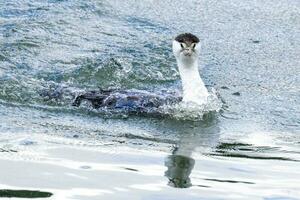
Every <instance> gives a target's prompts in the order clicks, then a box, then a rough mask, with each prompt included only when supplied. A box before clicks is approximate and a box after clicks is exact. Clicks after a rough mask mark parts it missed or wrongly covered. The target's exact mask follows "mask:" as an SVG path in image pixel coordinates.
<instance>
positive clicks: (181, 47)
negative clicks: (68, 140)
mask: <svg viewBox="0 0 300 200" xmlns="http://www.w3.org/2000/svg"><path fill="white" fill-rule="evenodd" d="M199 50H200V43H199V39H198V38H197V37H196V36H195V35H193V34H190V33H184V34H180V35H178V36H177V37H176V38H175V40H174V41H173V53H174V55H175V57H176V61H177V65H178V68H179V73H180V77H181V80H182V86H183V98H181V97H180V96H179V95H175V94H174V93H160V94H158V93H157V94H154V93H150V92H147V91H141V90H125V91H121V90H99V91H90V92H86V93H84V94H80V95H78V96H77V97H76V99H75V101H74V103H73V105H75V106H79V105H80V104H81V101H82V100H87V101H89V102H91V103H92V105H93V107H94V108H101V107H105V108H109V109H125V110H127V111H131V112H134V113H143V112H146V113H147V112H148V111H151V110H152V109H153V108H158V107H160V106H162V105H164V104H168V103H177V102H180V101H181V100H182V101H184V102H193V103H195V104H199V105H201V104H205V103H206V102H207V97H208V91H207V89H206V87H205V85H204V83H203V81H202V80H201V78H200V75H199V71H198V55H199Z"/></svg>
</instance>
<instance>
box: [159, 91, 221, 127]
mask: <svg viewBox="0 0 300 200" xmlns="http://www.w3.org/2000/svg"><path fill="white" fill-rule="evenodd" d="M218 96H219V95H218V94H217V92H216V91H215V90H214V89H212V91H211V92H210V93H209V96H208V98H207V103H206V104H202V105H198V104H195V103H192V102H180V103H177V104H169V105H164V106H162V107H161V109H162V110H161V112H162V114H164V115H168V116H170V117H171V118H174V119H176V120H190V121H199V120H203V119H204V118H205V116H208V115H209V114H212V113H217V112H219V111H220V110H221V108H222V101H221V99H220V98H219V97H218Z"/></svg>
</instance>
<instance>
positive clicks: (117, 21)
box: [0, 0, 300, 200]
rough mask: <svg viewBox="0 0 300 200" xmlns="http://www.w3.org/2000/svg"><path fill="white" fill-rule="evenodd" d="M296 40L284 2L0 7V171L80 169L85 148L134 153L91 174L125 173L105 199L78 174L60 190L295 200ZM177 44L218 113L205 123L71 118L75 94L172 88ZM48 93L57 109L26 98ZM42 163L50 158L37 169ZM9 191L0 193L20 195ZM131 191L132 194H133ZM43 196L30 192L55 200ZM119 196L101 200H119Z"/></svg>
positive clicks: (299, 156)
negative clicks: (194, 56) (44, 152)
mask: <svg viewBox="0 0 300 200" xmlns="http://www.w3.org/2000/svg"><path fill="white" fill-rule="evenodd" d="M299 29H300V2H299V1H297V0H287V1H280V0H267V1H259V0H255V1H248V0H247V1H238V0H230V1H217V0H216V1H214V0H200V1H196V0H188V1H180V0H172V1H171V0H165V1H154V0H143V1H134V0H126V1H120V0H110V1H106V0H73V1H68V0H48V1H47V0H34V1H33V0H21V1H20V0H18V1H17V0H7V1H4V0H1V1H0V155H1V158H2V159H4V160H6V162H4V161H2V162H1V163H2V164H1V166H0V168H1V171H2V172H4V173H5V172H6V171H7V173H9V170H8V169H9V168H10V167H8V166H18V163H17V162H16V163H15V162H14V161H13V160H14V158H18V160H20V161H32V162H33V161H37V160H39V158H40V157H37V156H35V155H28V154H27V153H24V152H27V151H29V152H35V153H36V152H38V151H39V150H40V149H43V148H46V149H47V148H48V149H51V147H52V146H56V145H58V146H64V147H65V148H67V149H68V148H76V149H79V150H78V151H80V150H81V151H82V152H83V153H82V155H81V156H78V157H76V156H75V158H76V159H79V158H82V157H85V156H86V157H88V153H84V152H85V150H86V148H89V149H92V150H93V151H98V150H100V151H102V150H103V149H105V151H106V152H116V149H118V148H120V149H122V148H125V149H127V151H128V152H136V151H142V152H143V153H142V154H138V155H136V154H132V155H131V154H130V153H128V154H125V155H119V154H118V153H116V154H114V156H115V157H112V158H109V159H108V160H106V161H105V162H107V163H108V164H112V163H114V162H116V161H118V164H119V165H122V163H123V164H124V165H125V164H128V162H130V165H132V166H135V168H133V169H131V168H126V169H127V172H128V173H129V175H126V176H125V175H124V176H120V177H113V178H112V177H111V180H110V181H109V184H108V186H109V187H110V188H106V187H108V186H106V185H105V184H104V185H103V183H102V181H99V182H93V180H94V179H93V178H94V177H93V176H92V175H91V174H90V175H89V177H90V178H89V179H88V180H90V181H91V182H89V181H86V180H85V181H82V182H80V181H78V185H72V182H70V183H69V182H67V183H64V184H62V185H61V187H62V188H64V189H66V190H68V187H71V188H73V190H74V191H76V188H79V189H78V191H79V190H80V189H82V188H98V189H99V190H101V189H103V188H106V189H107V190H109V189H111V188H112V187H114V186H115V187H117V186H118V184H119V183H124V184H125V185H126V184H128V185H130V184H131V185H133V187H132V188H134V189H132V190H133V191H135V189H139V190H138V193H133V194H135V195H136V196H135V198H133V196H131V197H132V198H133V199H159V200H160V199H241V198H243V199H247V198H249V199H267V200H271V199H272V200H275V199H276V200H278V199H300V193H299V192H298V191H299V189H300V172H299V168H300V163H299V161H300V104H299V102H300V76H299V74H300V62H299V61H300V60H299V57H300V54H299V52H300V34H299ZM182 32H192V33H194V34H196V35H198V36H199V38H200V39H201V40H202V53H201V58H200V64H201V75H202V77H203V79H204V81H205V83H206V84H207V85H208V86H210V87H214V88H215V89H216V90H217V91H218V93H220V96H221V98H222V100H223V101H224V104H223V107H222V110H221V111H220V113H219V114H216V116H212V117H210V118H209V119H205V120H202V121H193V122H192V121H188V120H184V118H183V119H180V120H176V119H172V118H153V117H138V116H130V117H128V116H123V115H117V116H115V115H103V113H99V112H97V111H96V110H92V109H89V108H88V107H82V108H74V107H72V106H71V101H72V98H73V96H72V93H74V92H75V93H76V92H80V91H82V90H85V89H95V88H99V87H101V88H107V87H119V88H135V89H146V90H161V89H164V88H170V89H171V90H178V89H180V82H179V74H178V71H177V68H176V62H175V58H174V57H173V55H172V51H171V41H172V39H173V37H174V36H176V35H177V34H179V33H182ZM57 88H63V89H64V90H65V92H64V93H63V95H62V96H61V98H60V100H59V101H53V100H47V99H45V98H43V97H42V96H41V95H40V94H41V93H42V92H43V91H49V90H53V89H57ZM23 151H24V152H23ZM64 152H67V153H66V158H61V159H62V160H68V159H71V157H72V156H71V155H72V153H71V152H70V153H68V151H64ZM153 152H156V153H153ZM154 154H155V155H154ZM51 156H52V157H53V160H55V159H58V158H59V157H60V154H59V153H55V151H54V152H50V153H49V155H48V156H44V158H43V159H46V158H50V157H51ZM52 157H51V158H52ZM104 157H105V156H104ZM75 158H73V159H74V160H76V159H75ZM43 159H40V160H43ZM91 160H93V159H92V158H91ZM93 161H95V160H93ZM78 162H79V161H78ZM95 162H98V164H99V163H102V162H104V161H103V160H101V161H99V160H97V161H95ZM5 163H9V164H7V167H5V166H6V164H5ZM152 166H155V167H157V168H155V167H154V168H155V169H157V171H155V173H154V174H155V175H153V174H152V175H153V177H152V178H150V176H151V172H152V171H151V170H154V169H152ZM88 167H89V166H87V168H88ZM140 168H142V169H140ZM150 168H151V169H150ZM16 170H17V168H16V169H15V171H16ZM20 170H21V169H20ZM36 170H37V171H38V169H36ZM49 170H50V169H49ZM46 171H47V168H46ZM50 171H51V170H50ZM98 172H99V173H101V170H99V171H98ZM102 172H103V173H104V174H105V173H106V172H105V170H104V171H102ZM127 172H126V173H127ZM135 172H139V173H135ZM11 173H12V174H13V173H15V172H14V171H11ZM21 174H22V173H21ZM32 174H33V175H32V176H34V174H35V172H34V170H33V171H32ZM36 174H37V173H36ZM74 174H76V172H74ZM20 176H22V175H20ZM36 176H37V179H36V180H35V179H33V180H35V181H37V180H39V181H37V182H39V184H40V185H43V184H44V183H46V182H47V179H44V178H43V177H41V175H40V174H38V175H36ZM87 176H88V175H87ZM112 176H113V175H112ZM38 177H40V179H38ZM53 177H55V174H54V175H52V178H53ZM27 178H28V179H30V177H27ZM50 178H51V176H50ZM134 178H135V179H134ZM11 179H12V178H11ZM11 179H10V178H9V177H7V178H2V179H1V180H0V186H1V185H8V186H10V187H21V186H20V185H19V183H20V181H12V180H11ZM141 180H144V182H145V183H144V186H145V185H146V187H140V186H137V185H135V183H137V182H139V181H141ZM11 181H12V182H11ZM35 181H32V182H33V183H34V182H35ZM157 181H158V182H159V183H157ZM154 183H155V184H154ZM20 184H21V183H20ZM22 184H23V185H22ZM22 184H21V185H22V188H23V189H25V190H26V189H28V190H33V191H36V190H37V189H40V188H41V187H40V185H34V184H31V183H30V182H29V183H22ZM49 184H50V183H49ZM68 184H69V185H68ZM97 184H98V185H97ZM147 184H148V185H147ZM8 186H7V187H8ZM7 187H6V188H5V187H4V188H3V187H2V186H1V188H0V189H10V188H7ZM26 187H27V188H26ZM57 187H59V186H57ZM51 188H52V190H51ZM53 188H55V187H54V186H51V184H50V185H47V184H45V186H44V187H42V189H43V191H44V190H45V192H47V191H48V190H47V189H49V190H51V192H52V193H53V196H54V197H55V195H57V194H59V191H58V190H57V191H55V190H53ZM145 188H146V189H145ZM151 188H152V189H153V191H152V190H151ZM180 188H185V189H180ZM95 190H96V189H95ZM43 191H42V192H43ZM53 191H54V192H53ZM228 191H231V192H230V193H229V192H228ZM5 192H7V191H5ZM119 192H120V190H119V191H118V192H111V193H109V196H104V197H103V198H104V199H122V198H121V197H124V195H120V193H119ZM2 193H3V192H2ZM2 193H1V192H0V196H1V195H3V194H2ZM29 193H30V192H29ZM104 193H105V192H104ZM22 194H23V193H22ZM26 194H27V193H26ZM45 194H47V195H48V193H45ZM128 194H129V193H128ZM133 194H131V195H133ZM176 195H177V196H176ZM125 196H126V195H125ZM28 197H30V196H28ZM129 197H130V196H129ZM76 198H77V199H87V198H86V197H82V196H80V195H79V196H77V197H76ZM71 199H72V198H71ZM74 199H75V197H74ZM89 199H92V198H89ZM96 199H99V198H96Z"/></svg>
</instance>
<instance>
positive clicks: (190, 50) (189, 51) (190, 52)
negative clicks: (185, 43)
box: [183, 47, 193, 56]
mask: <svg viewBox="0 0 300 200" xmlns="http://www.w3.org/2000/svg"><path fill="white" fill-rule="evenodd" d="M192 54H193V49H192V48H190V47H188V48H186V49H184V51H183V55H185V56H191V55H192Z"/></svg>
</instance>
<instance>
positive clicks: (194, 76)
mask: <svg viewBox="0 0 300 200" xmlns="http://www.w3.org/2000/svg"><path fill="white" fill-rule="evenodd" d="M177 64H178V69H179V73H180V77H181V81H182V88H183V100H182V101H184V102H193V103H196V104H205V103H206V102H207V97H208V91H207V89H206V87H205V85H204V83H203V81H202V79H201V77H200V75H199V71H198V60H197V59H195V60H193V59H185V60H183V59H179V58H177Z"/></svg>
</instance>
